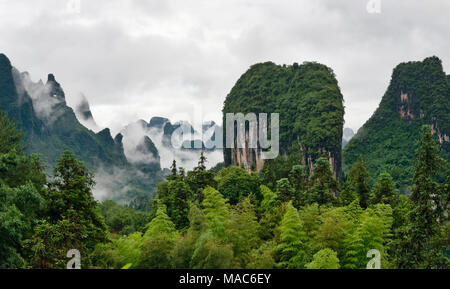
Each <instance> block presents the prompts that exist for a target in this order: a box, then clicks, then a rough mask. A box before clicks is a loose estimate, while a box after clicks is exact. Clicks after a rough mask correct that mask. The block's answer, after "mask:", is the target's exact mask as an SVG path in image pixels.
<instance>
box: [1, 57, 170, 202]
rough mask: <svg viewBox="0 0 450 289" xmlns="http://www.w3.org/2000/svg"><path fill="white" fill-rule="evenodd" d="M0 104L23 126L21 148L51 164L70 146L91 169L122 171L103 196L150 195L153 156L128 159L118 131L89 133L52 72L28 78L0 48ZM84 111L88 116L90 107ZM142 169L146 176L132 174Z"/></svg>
mask: <svg viewBox="0 0 450 289" xmlns="http://www.w3.org/2000/svg"><path fill="white" fill-rule="evenodd" d="M0 109H1V110H3V111H6V112H7V113H8V116H9V118H11V119H13V120H14V121H15V122H16V124H17V126H18V127H19V128H20V129H22V130H23V131H24V133H25V138H24V141H25V142H26V143H27V145H28V147H27V151H28V152H30V153H31V152H33V153H39V154H41V155H42V158H43V159H44V161H46V162H47V163H48V164H49V165H51V166H52V165H54V164H55V163H56V161H57V159H58V158H59V156H60V155H61V153H62V152H63V151H64V150H70V151H72V152H73V153H74V154H75V155H76V156H77V158H79V159H80V160H82V161H84V162H85V164H86V166H87V167H88V168H90V169H91V170H93V171H97V170H99V169H101V170H102V171H103V172H104V173H105V174H114V170H122V171H126V172H128V174H127V177H126V178H125V177H124V178H123V182H121V180H120V179H118V178H115V183H114V185H111V187H110V188H109V189H110V190H111V191H112V192H111V193H112V194H111V195H110V196H106V195H105V194H103V196H104V197H111V198H114V199H117V200H120V201H124V202H127V201H129V200H131V199H133V198H134V197H137V196H140V197H142V196H144V198H148V199H150V198H151V196H152V192H154V191H155V185H156V183H158V182H160V181H161V180H162V179H163V178H162V173H161V171H160V165H159V162H158V161H159V160H158V159H157V158H156V159H155V162H154V163H153V164H151V165H143V164H140V165H139V166H137V165H135V164H133V163H130V162H129V161H128V160H127V158H126V156H125V153H124V148H123V143H122V138H121V137H116V138H115V139H113V138H112V136H111V133H110V130H109V129H108V128H105V129H103V130H101V131H100V132H98V133H95V132H93V131H92V130H89V129H87V128H86V127H85V126H83V125H82V124H80V122H79V121H78V119H77V117H76V115H75V112H74V110H73V109H72V108H70V107H69V106H67V104H66V100H65V94H64V91H63V89H62V87H61V85H60V84H59V83H58V82H57V81H56V78H55V76H54V75H53V74H49V75H48V79H47V82H46V83H43V82H42V81H39V82H36V83H34V82H32V81H31V79H30V76H29V74H28V73H26V72H23V73H20V72H19V71H18V70H17V69H16V68H14V67H13V66H12V65H11V62H10V61H9V59H8V58H7V57H6V56H5V55H4V54H0ZM85 113H86V116H87V117H88V118H89V117H92V114H90V111H89V112H87V111H85ZM89 114H90V115H89ZM92 120H93V118H92ZM147 143H148V142H147ZM142 171H145V173H146V174H147V177H146V178H143V177H139V178H137V175H139V173H138V172H142ZM133 175H134V176H133ZM113 179H114V178H113ZM100 183H101V182H100ZM130 183H131V184H130ZM103 185H105V186H108V184H103ZM124 188H128V189H125V190H124ZM114 191H120V192H121V193H120V194H117V193H116V192H114ZM94 193H95V190H94ZM113 193H114V194H113Z"/></svg>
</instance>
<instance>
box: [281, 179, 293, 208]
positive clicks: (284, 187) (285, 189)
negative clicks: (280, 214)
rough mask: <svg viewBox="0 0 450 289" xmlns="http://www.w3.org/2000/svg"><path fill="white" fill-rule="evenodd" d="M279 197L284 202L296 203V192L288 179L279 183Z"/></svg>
mask: <svg viewBox="0 0 450 289" xmlns="http://www.w3.org/2000/svg"><path fill="white" fill-rule="evenodd" d="M277 195H278V197H279V198H280V201H282V202H289V201H292V202H295V191H294V189H293V188H292V186H291V184H290V183H289V180H288V179H287V178H282V179H280V180H278V181H277Z"/></svg>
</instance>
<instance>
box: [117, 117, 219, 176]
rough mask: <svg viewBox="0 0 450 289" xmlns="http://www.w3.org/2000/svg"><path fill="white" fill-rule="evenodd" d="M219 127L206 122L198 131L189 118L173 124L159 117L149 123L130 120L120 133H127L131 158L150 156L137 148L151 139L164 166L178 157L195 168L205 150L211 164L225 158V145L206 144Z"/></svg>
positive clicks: (127, 151)
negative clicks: (217, 146)
mask: <svg viewBox="0 0 450 289" xmlns="http://www.w3.org/2000/svg"><path fill="white" fill-rule="evenodd" d="M216 129H218V130H220V129H221V128H220V126H217V125H216V124H215V123H214V122H212V121H210V122H205V123H203V124H202V126H201V128H197V130H196V129H194V127H193V126H192V125H191V124H190V123H189V122H187V121H181V122H180V121H179V122H175V123H172V122H171V121H170V120H169V119H168V118H164V117H159V116H155V117H152V118H151V119H150V121H149V122H146V121H145V120H142V119H141V120H138V121H136V122H134V123H130V124H129V125H127V126H125V127H124V128H123V129H122V130H121V132H120V133H121V134H122V135H123V143H124V147H125V154H126V156H127V158H128V159H131V160H133V159H136V160H137V159H147V158H148V157H149V156H148V155H147V156H144V155H142V154H140V152H139V151H138V150H137V147H138V146H139V145H140V144H141V143H142V140H143V139H144V138H148V139H149V140H151V142H152V144H153V147H154V148H155V150H156V151H157V152H158V153H159V155H160V161H161V167H162V168H165V169H168V168H170V166H171V165H172V161H173V160H176V161H177V165H178V166H179V167H183V168H185V169H192V168H193V167H194V166H195V165H197V162H198V158H199V156H200V151H201V150H204V151H205V155H206V157H207V158H208V162H207V165H208V166H214V165H216V164H217V163H218V162H222V161H223V159H222V149H221V148H207V147H206V146H205V141H209V140H210V139H214V135H215V130H216ZM198 130H201V132H200V131H198ZM184 137H185V138H184ZM185 139H186V140H185ZM173 141H174V142H173ZM150 158H151V156H150Z"/></svg>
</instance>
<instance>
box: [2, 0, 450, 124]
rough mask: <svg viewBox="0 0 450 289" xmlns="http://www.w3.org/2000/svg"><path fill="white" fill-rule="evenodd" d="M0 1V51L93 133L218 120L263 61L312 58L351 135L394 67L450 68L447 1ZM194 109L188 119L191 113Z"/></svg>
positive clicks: (373, 105)
mask: <svg viewBox="0 0 450 289" xmlns="http://www.w3.org/2000/svg"><path fill="white" fill-rule="evenodd" d="M381 2H382V13H381V14H369V13H367V11H366V3H367V1H366V0H341V1H338V0H320V1H306V0H304V1H299V0H273V1H269V0H264V1H261V0H258V1H256V0H255V1H242V0H239V1H238V0H227V1H225V0H223V1H219V0H165V1H156V0H152V1H144V0H134V1H125V0H121V1H106V0H101V1H100V0H99V1H86V0H81V10H80V13H79V14H77V13H68V11H67V9H66V4H67V2H66V1H57V0H48V1H45V0H36V1H32V2H30V1H24V0H10V1H9V0H0V35H2V37H1V38H0V50H1V51H0V52H3V53H6V54H7V55H8V56H9V57H10V59H11V61H12V63H13V65H14V66H16V67H17V68H18V69H19V70H21V71H23V70H27V71H29V72H30V74H31V75H32V76H33V77H34V78H36V79H39V78H42V79H46V75H47V73H50V72H51V73H54V74H55V76H56V79H57V80H58V81H59V82H60V83H61V85H62V87H63V88H64V89H65V91H66V99H67V101H68V103H69V104H70V105H74V102H75V98H76V95H78V94H79V93H80V92H83V93H84V94H86V95H87V96H88V99H89V103H90V105H91V110H92V112H93V115H94V118H95V120H96V121H97V123H98V124H99V125H100V126H108V127H112V129H113V131H117V130H119V129H120V127H121V126H123V125H125V124H128V123H131V122H134V121H136V120H137V119H140V118H142V119H146V120H148V119H150V117H152V116H156V115H161V116H165V117H169V118H171V119H173V116H174V115H177V114H181V113H183V112H186V105H185V103H186V100H189V102H190V103H194V104H195V105H197V106H202V107H203V111H205V112H208V113H209V114H210V115H213V119H214V120H215V121H216V122H220V121H221V109H222V106H223V101H224V99H225V97H226V95H227V93H228V92H229V91H230V89H231V87H232V86H233V85H234V83H235V82H236V80H237V79H238V78H239V76H240V75H241V74H242V73H244V72H245V70H246V69H248V67H249V66H250V65H251V64H253V63H255V62H259V61H268V60H271V61H274V62H276V63H280V64H281V63H287V64H291V63H293V62H299V63H301V62H303V61H318V62H322V63H324V64H326V65H328V66H330V67H331V68H333V70H334V71H335V73H336V75H337V78H338V81H339V84H340V86H341V89H342V92H343V95H344V99H345V105H346V115H345V119H346V126H349V127H351V128H353V129H354V130H356V129H357V128H358V127H360V126H361V125H362V124H363V123H364V121H365V120H367V119H368V118H369V117H370V115H371V114H372V112H373V111H374V110H375V109H376V107H377V105H378V103H379V101H380V100H381V97H382V95H383V93H384V92H385V90H386V88H387V85H388V83H389V79H390V74H391V72H392V69H393V68H394V67H395V66H396V65H397V64H398V63H400V62H402V61H410V60H421V59H423V58H425V57H427V56H431V55H437V56H439V57H440V58H441V59H442V60H443V62H444V67H446V68H447V70H448V71H450V69H448V68H449V65H450V45H449V42H448V40H447V38H448V35H450V28H449V25H448V15H449V12H450V2H449V1H446V0H441V1H439V0H431V1H419V0H408V1H392V0H381ZM190 111H191V110H189V111H188V113H189V112H190Z"/></svg>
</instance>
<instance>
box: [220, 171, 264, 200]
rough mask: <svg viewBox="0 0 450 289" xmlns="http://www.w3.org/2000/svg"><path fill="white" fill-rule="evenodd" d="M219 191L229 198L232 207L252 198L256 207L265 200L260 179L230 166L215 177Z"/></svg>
mask: <svg viewBox="0 0 450 289" xmlns="http://www.w3.org/2000/svg"><path fill="white" fill-rule="evenodd" d="M215 181H216V182H217V189H218V190H219V191H220V192H221V193H222V194H223V196H224V197H225V198H227V199H228V200H229V202H230V204H231V205H235V204H237V203H238V202H239V201H241V200H242V199H244V198H246V197H250V198H251V199H252V202H253V204H254V205H256V206H258V205H259V204H260V202H261V201H262V199H263V196H262V194H261V191H260V187H259V186H260V185H261V182H260V180H259V177H258V176H257V175H256V174H254V173H252V174H249V173H248V172H247V171H246V170H244V169H242V168H239V167H235V166H230V167H227V168H225V169H222V170H221V171H220V172H219V173H218V174H217V176H216V177H215Z"/></svg>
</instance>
